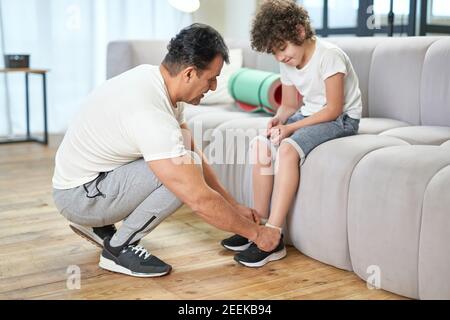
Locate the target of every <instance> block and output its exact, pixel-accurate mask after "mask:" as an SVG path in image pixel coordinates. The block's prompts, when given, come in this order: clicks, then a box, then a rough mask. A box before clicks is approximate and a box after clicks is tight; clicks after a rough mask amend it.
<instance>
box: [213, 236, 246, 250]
mask: <svg viewBox="0 0 450 320" xmlns="http://www.w3.org/2000/svg"><path fill="white" fill-rule="evenodd" d="M220 244H221V245H222V246H223V247H225V248H226V249H229V250H232V251H237V252H240V251H244V250H246V249H247V248H248V247H250V245H251V244H252V242H251V241H249V240H248V239H247V238H244V237H243V236H240V235H238V234H235V235H234V236H231V237H229V238H226V239H223V240H222V242H220Z"/></svg>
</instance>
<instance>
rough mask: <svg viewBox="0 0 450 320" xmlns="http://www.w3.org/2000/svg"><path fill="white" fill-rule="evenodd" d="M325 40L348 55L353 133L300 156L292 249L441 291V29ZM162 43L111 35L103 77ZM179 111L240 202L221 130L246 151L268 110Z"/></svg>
mask: <svg viewBox="0 0 450 320" xmlns="http://www.w3.org/2000/svg"><path fill="white" fill-rule="evenodd" d="M329 41H332V42H334V43H336V44H338V45H339V46H340V47H341V48H342V49H343V50H344V51H345V52H346V53H347V54H348V55H349V57H350V59H351V60H352V62H353V65H354V67H355V70H356V72H357V74H358V77H359V80H360V88H361V92H362V97H363V104H364V111H363V116H364V118H363V119H362V120H361V124H360V132H359V135H357V136H352V137H346V138H342V139H336V140H333V141H330V142H327V143H324V144H322V145H320V146H319V147H317V148H316V149H314V150H313V151H312V152H311V153H310V155H309V156H308V158H307V160H306V161H305V163H304V165H303V167H302V170H301V182H300V185H299V191H298V194H297V197H296V199H295V201H294V203H293V204H292V208H291V211H290V213H289V216H288V219H287V223H286V226H285V233H286V237H287V239H288V241H289V242H290V243H291V244H292V245H293V246H295V247H296V248H297V249H298V250H300V251H301V252H302V253H303V254H305V255H308V256H310V257H312V258H314V259H317V260H319V261H322V262H324V263H326V264H330V265H332V266H335V267H337V268H341V269H345V270H349V271H354V272H355V273H356V274H357V275H358V276H359V277H360V278H362V279H364V280H372V279H373V275H374V274H373V270H378V271H379V276H380V277H379V280H380V281H379V285H380V286H381V288H383V289H385V290H388V291H391V292H394V293H397V294H400V295H403V296H406V297H411V298H416V299H436V298H437V299H450V273H449V270H450V250H449V248H448V245H449V244H450V38H449V37H421V38H419V37H413V38H380V37H375V38H330V39H329ZM228 44H229V47H231V48H234V47H240V48H243V49H244V66H246V67H249V68H258V69H262V70H267V71H274V72H278V65H277V63H276V62H275V60H274V59H273V58H272V57H270V56H268V55H265V54H257V53H255V52H252V50H251V49H250V48H249V45H248V43H243V42H233V41H229V42H228ZM165 50H166V42H165V41H122V42H112V43H110V44H109V46H108V68H107V70H108V77H112V76H115V75H117V74H119V73H121V72H123V71H125V70H128V69H130V68H131V67H134V66H136V65H139V64H142V63H150V64H159V63H160V62H161V60H162V57H163V56H164V53H165ZM186 117H187V119H188V125H189V126H190V127H191V128H196V130H198V129H199V128H201V129H202V130H203V132H204V135H203V138H202V137H197V139H196V140H197V144H198V145H202V146H203V147H204V151H205V153H206V154H207V155H208V156H210V157H211V156H212V155H213V154H212V153H216V152H217V151H218V150H221V152H223V154H224V155H225V157H226V161H225V163H213V166H214V169H215V170H216V172H217V174H218V175H219V177H220V178H221V180H222V182H223V183H224V185H225V186H226V187H227V188H228V189H229V191H230V192H231V193H232V194H233V195H234V196H235V197H236V198H237V199H238V200H239V201H241V202H243V203H246V204H247V205H252V200H251V193H252V188H253V186H252V181H251V164H250V163H249V162H248V161H247V158H246V157H247V155H246V154H244V158H245V159H244V160H245V161H242V159H238V158H239V157H241V158H242V155H239V154H238V152H236V146H235V144H233V143H225V144H224V143H223V142H224V141H223V140H224V139H225V140H226V139H228V140H230V139H231V138H233V139H235V137H238V138H242V141H244V142H245V146H244V147H242V146H241V149H242V148H243V149H244V150H248V146H249V141H250V140H251V139H252V138H253V137H254V136H255V135H256V131H255V130H254V129H255V128H264V127H265V126H266V123H267V120H268V117H267V116H264V115H263V114H245V113H242V112H240V111H239V110H238V109H237V108H236V107H235V106H234V105H225V106H221V105H218V106H199V107H194V106H188V107H187V108H186ZM230 132H231V133H233V135H234V136H233V135H230V134H229V133H230ZM225 133H228V135H226V134H225ZM218 137H220V139H219V138H218ZM224 137H225V138H224ZM230 137H231V138H230ZM225 142H229V141H225ZM374 268H375V269H374ZM293 272H295V271H294V270H293Z"/></svg>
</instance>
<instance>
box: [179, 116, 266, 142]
mask: <svg viewBox="0 0 450 320" xmlns="http://www.w3.org/2000/svg"><path fill="white" fill-rule="evenodd" d="M256 117H261V115H260V114H258V113H246V112H240V111H236V112H233V111H229V112H224V111H222V112H216V111H209V112H204V113H200V114H197V115H195V116H191V117H190V118H189V120H188V121H187V125H188V127H189V129H191V132H192V134H193V135H194V142H195V145H196V146H202V150H204V149H205V148H206V146H208V145H209V143H210V142H211V139H212V132H213V130H214V129H215V128H216V127H218V126H219V125H221V124H223V123H224V122H227V121H230V120H234V119H247V118H256Z"/></svg>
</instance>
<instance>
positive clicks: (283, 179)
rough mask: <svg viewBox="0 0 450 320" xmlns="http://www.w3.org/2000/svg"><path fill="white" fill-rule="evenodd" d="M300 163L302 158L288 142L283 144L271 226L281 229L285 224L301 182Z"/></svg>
mask: <svg viewBox="0 0 450 320" xmlns="http://www.w3.org/2000/svg"><path fill="white" fill-rule="evenodd" d="M299 161H300V156H299V154H298V152H297V151H296V150H295V148H294V147H293V146H292V145H291V144H289V143H287V142H284V143H282V144H281V146H280V148H279V150H278V155H277V163H276V165H275V168H276V172H275V183H274V187H273V193H272V205H271V210H270V217H269V221H268V222H269V223H270V224H271V225H274V226H277V227H280V228H281V227H282V226H283V224H284V221H285V219H286V216H287V213H288V211H289V209H290V207H291V204H292V201H293V200H294V196H295V194H296V193H297V189H298V183H299V181H300V166H299Z"/></svg>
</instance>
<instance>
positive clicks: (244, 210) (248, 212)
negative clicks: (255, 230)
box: [234, 203, 261, 224]
mask: <svg viewBox="0 0 450 320" xmlns="http://www.w3.org/2000/svg"><path fill="white" fill-rule="evenodd" d="M234 207H235V208H236V210H237V212H238V213H239V214H240V215H241V216H243V217H245V218H247V219H248V220H250V221H251V222H256V223H257V224H260V222H261V219H260V217H259V215H258V213H257V212H256V210H255V209H252V208H248V207H246V206H243V205H241V204H239V203H238V204H236V205H235V206H234Z"/></svg>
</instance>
